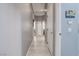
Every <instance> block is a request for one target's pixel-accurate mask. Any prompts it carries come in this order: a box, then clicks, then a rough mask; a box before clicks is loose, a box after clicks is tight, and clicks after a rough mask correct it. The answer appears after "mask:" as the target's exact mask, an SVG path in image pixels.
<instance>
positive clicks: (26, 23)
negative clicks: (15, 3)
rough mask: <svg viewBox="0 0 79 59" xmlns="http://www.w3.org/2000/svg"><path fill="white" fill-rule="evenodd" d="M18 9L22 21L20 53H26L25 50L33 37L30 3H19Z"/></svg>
mask: <svg viewBox="0 0 79 59" xmlns="http://www.w3.org/2000/svg"><path fill="white" fill-rule="evenodd" d="M21 9H22V10H21ZM20 10H21V11H20V12H21V22H22V25H21V26H22V30H21V31H22V55H26V52H27V51H28V48H29V46H30V44H31V42H32V39H33V36H32V34H33V33H32V30H33V26H32V25H33V21H32V9H31V6H30V4H20Z"/></svg>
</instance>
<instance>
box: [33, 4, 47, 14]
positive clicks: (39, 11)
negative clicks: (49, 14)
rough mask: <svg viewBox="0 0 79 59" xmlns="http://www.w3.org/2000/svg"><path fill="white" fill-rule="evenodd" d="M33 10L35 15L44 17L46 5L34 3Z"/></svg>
mask: <svg viewBox="0 0 79 59" xmlns="http://www.w3.org/2000/svg"><path fill="white" fill-rule="evenodd" d="M32 6H33V10H34V14H35V15H39V16H40V15H44V14H45V12H44V11H43V10H44V9H45V3H33V4H32Z"/></svg>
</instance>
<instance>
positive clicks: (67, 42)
mask: <svg viewBox="0 0 79 59" xmlns="http://www.w3.org/2000/svg"><path fill="white" fill-rule="evenodd" d="M78 6H79V4H77V3H76V4H74V3H63V4H61V55H62V56H77V55H79V42H78V41H79V35H78V29H79V25H78V21H79V7H78Z"/></svg>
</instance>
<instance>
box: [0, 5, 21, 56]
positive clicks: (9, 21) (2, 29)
mask: <svg viewBox="0 0 79 59" xmlns="http://www.w3.org/2000/svg"><path fill="white" fill-rule="evenodd" d="M20 30H21V29H20V18H19V15H18V13H17V11H16V9H15V7H14V5H13V4H0V55H20V54H21V46H20V45H21V42H20V41H21V32H20Z"/></svg>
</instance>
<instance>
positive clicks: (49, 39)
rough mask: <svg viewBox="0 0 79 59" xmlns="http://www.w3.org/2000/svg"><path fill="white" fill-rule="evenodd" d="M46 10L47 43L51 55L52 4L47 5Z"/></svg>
mask: <svg viewBox="0 0 79 59" xmlns="http://www.w3.org/2000/svg"><path fill="white" fill-rule="evenodd" d="M47 10H48V12H47V15H48V17H47V29H48V30H47V41H48V47H49V50H50V52H51V55H53V4H48V9H47Z"/></svg>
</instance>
